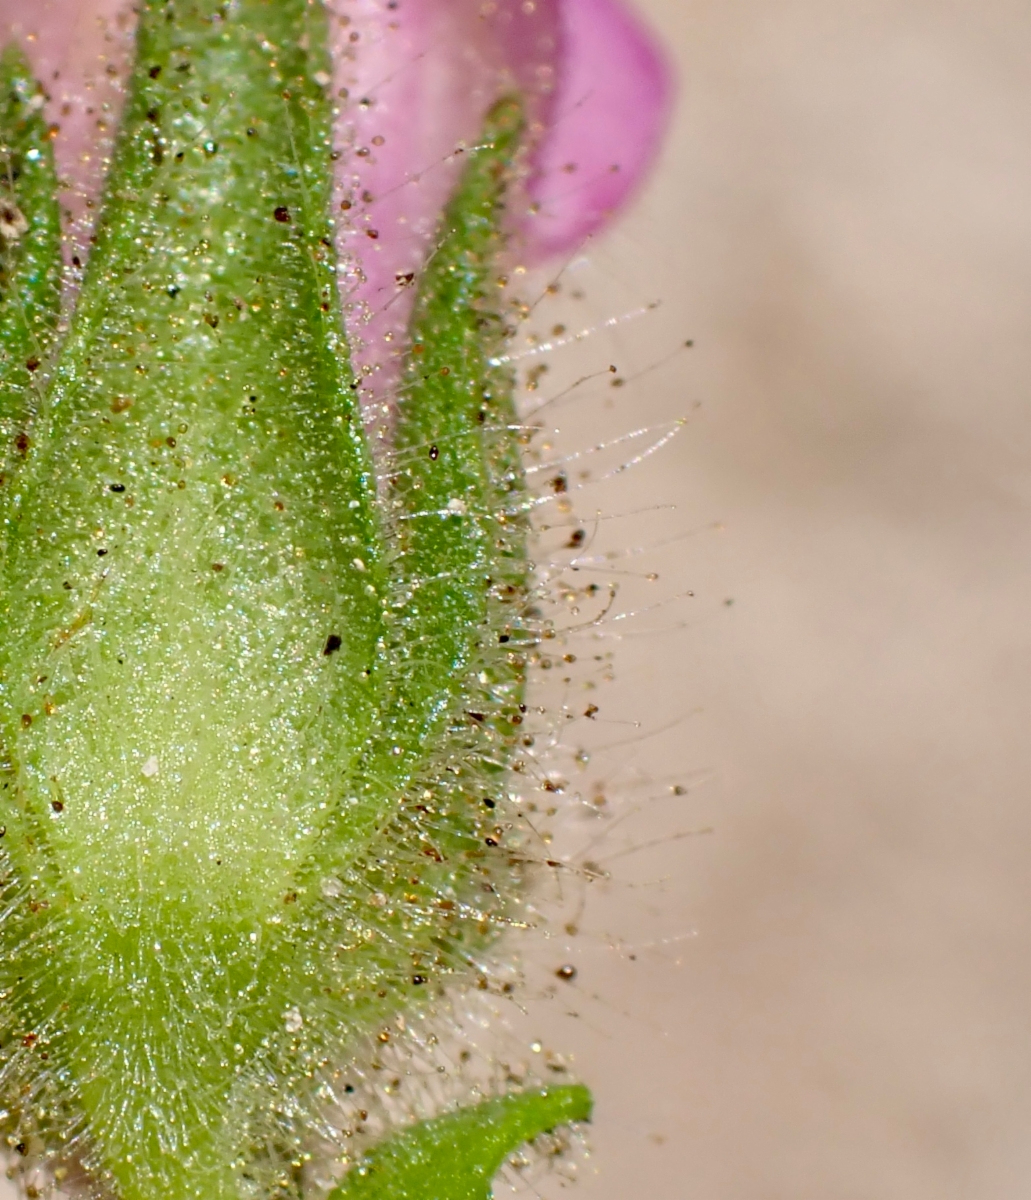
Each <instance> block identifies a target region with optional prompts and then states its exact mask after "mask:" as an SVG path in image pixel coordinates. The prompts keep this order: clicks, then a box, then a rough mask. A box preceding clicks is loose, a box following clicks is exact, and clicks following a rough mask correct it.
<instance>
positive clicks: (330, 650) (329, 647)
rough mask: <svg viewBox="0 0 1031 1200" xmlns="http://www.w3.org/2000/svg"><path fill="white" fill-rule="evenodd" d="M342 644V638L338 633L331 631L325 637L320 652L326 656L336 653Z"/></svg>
mask: <svg viewBox="0 0 1031 1200" xmlns="http://www.w3.org/2000/svg"><path fill="white" fill-rule="evenodd" d="M343 644H344V643H343V639H342V638H341V637H340V634H339V633H331V634H330V635H329V637H328V638H326V644H325V646H323V647H322V653H323V654H324V655H325V656H326V657H327V658H328V657H329V656H330V655H331V654H336V652H337V651H338V650H339V649H340V647H341V646H342V645H343Z"/></svg>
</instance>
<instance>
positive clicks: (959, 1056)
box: [551, 0, 1031, 1200]
mask: <svg viewBox="0 0 1031 1200" xmlns="http://www.w3.org/2000/svg"><path fill="white" fill-rule="evenodd" d="M643 7H644V8H645V9H646V10H647V11H648V12H649V13H650V14H651V16H652V17H653V19H654V21H655V23H656V24H657V26H658V27H659V28H660V29H661V30H662V31H663V32H664V34H665V36H666V38H667V40H668V43H669V45H670V46H671V47H672V49H673V52H674V54H675V55H676V57H677V59H678V62H679V64H680V68H681V71H682V75H683V80H684V84H683V95H682V102H681V108H680V113H679V117H678V121H677V125H676V129H675V133H674V137H673V141H672V144H671V146H670V148H669V151H668V153H667V155H666V158H665V162H664V165H663V170H662V172H661V174H660V176H659V178H657V179H656V181H655V183H654V185H653V187H652V188H651V190H650V191H649V193H648V194H647V195H646V196H645V198H644V199H643V200H642V202H641V204H640V205H639V207H638V208H637V210H636V213H635V216H634V218H633V219H632V220H631V221H630V222H629V223H628V224H626V225H625V226H624V227H623V228H622V229H621V230H620V231H618V232H617V233H616V234H614V235H612V236H611V237H610V239H609V241H608V242H607V243H606V244H605V245H604V246H602V247H599V248H598V250H597V251H596V252H595V253H594V254H593V259H594V268H593V269H594V270H595V271H596V273H597V275H598V277H599V278H601V279H602V280H603V281H606V282H603V283H602V284H598V285H597V286H596V290H595V293H594V295H593V299H594V300H595V301H597V302H598V308H599V310H604V309H606V308H607V309H608V310H609V311H610V312H619V311H622V310H623V309H624V308H626V307H628V303H627V299H626V297H628V296H630V297H632V299H631V300H630V304H629V306H630V307H632V305H633V303H634V302H635V299H633V298H634V297H636V299H648V298H653V297H658V298H661V299H662V301H663V302H664V306H663V308H662V309H661V310H660V311H659V312H658V313H657V314H655V315H654V316H653V317H651V318H649V319H648V320H647V321H646V322H644V324H643V326H640V327H639V326H634V328H633V330H631V328H630V326H627V329H626V331H625V332H624V331H621V332H620V334H619V336H618V337H617V338H615V339H613V343H612V344H613V346H614V347H615V349H613V350H612V351H611V352H612V353H616V352H617V351H618V352H619V353H622V354H624V355H625V356H626V358H627V359H628V361H632V364H633V366H634V367H635V368H640V367H643V366H647V365H648V364H649V362H656V361H657V360H658V359H659V358H661V356H662V355H663V354H665V352H666V351H667V350H668V349H669V348H670V347H671V346H673V345H675V344H676V340H677V339H678V338H679V337H681V336H689V337H692V338H694V339H695V342H696V346H695V348H694V349H693V350H692V351H691V352H690V354H689V356H685V357H682V358H681V359H679V360H678V361H677V362H676V363H674V364H672V365H669V366H666V367H664V368H662V369H659V370H656V371H654V372H653V373H652V374H651V375H650V376H648V377H647V379H645V380H642V381H640V382H638V383H637V384H634V385H633V387H632V388H631V389H627V391H626V393H623V394H622V395H621V398H620V400H619V405H620V406H621V417H620V418H618V419H615V424H616V425H618V426H621V427H623V428H629V427H632V426H633V425H636V424H639V423H647V422H654V423H658V422H661V421H662V420H664V419H666V418H667V417H669V416H670V415H674V414H679V413H684V412H692V421H691V424H690V425H689V427H688V429H687V430H686V431H685V434H684V436H682V437H681V438H680V439H679V441H678V442H677V444H676V445H674V446H673V447H672V448H670V449H668V450H666V451H665V452H664V453H663V454H662V455H660V456H658V457H657V458H655V459H653V460H651V461H650V462H649V463H648V464H647V466H645V467H643V468H642V469H641V471H640V472H638V473H637V476H636V480H635V482H634V483H633V484H632V485H625V486H627V487H628V489H629V490H627V491H625V492H616V493H611V492H610V493H609V494H608V496H607V497H606V499H607V503H606V504H605V505H603V507H605V508H607V509H608V511H610V512H612V511H616V510H618V509H619V508H620V506H621V505H624V504H625V505H626V506H628V507H629V506H631V503H632V502H633V503H639V502H642V501H643V499H644V498H650V502H652V503H656V504H657V503H660V502H662V501H669V500H673V501H675V502H676V504H677V506H678V510H677V512H676V514H672V515H671V514H669V513H668V512H666V511H656V512H655V513H654V514H653V515H652V516H651V517H649V518H646V519H645V520H644V522H643V524H640V523H639V525H638V527H636V532H635V533H634V535H633V536H634V537H637V538H640V539H641V540H642V542H643V541H647V540H649V539H650V538H656V539H657V538H659V537H662V536H667V535H670V534H673V533H676V532H677V531H678V530H679V531H686V530H689V529H697V530H698V531H699V532H698V533H697V534H696V535H695V536H694V537H692V538H690V539H688V540H686V541H684V542H683V543H681V544H679V545H678V546H674V547H670V548H668V549H666V550H664V551H661V552H660V553H658V554H657V555H653V560H657V561H659V562H660V563H661V568H662V571H663V572H664V576H663V582H661V583H660V584H659V585H658V586H659V587H660V588H661V589H662V590H663V592H664V593H666V594H669V595H672V594H674V593H676V592H677V590H678V589H680V588H685V587H687V588H692V589H694V590H695V593H696V595H695V598H694V599H693V600H691V601H690V602H687V601H685V602H684V604H683V605H682V606H681V607H680V608H677V607H676V606H674V609H675V611H674V612H673V613H664V614H663V613H659V614H655V619H653V620H649V621H646V622H644V624H645V625H646V626H648V627H649V628H651V629H653V630H655V629H656V628H657V627H658V626H661V625H662V623H663V622H665V624H666V629H667V632H666V633H665V634H663V633H662V632H661V630H659V631H658V632H657V633H655V634H653V635H651V636H642V637H640V638H637V639H636V640H631V641H628V642H627V644H626V646H625V647H623V648H622V649H621V650H620V663H621V666H620V682H619V684H618V685H617V687H616V688H615V689H614V695H613V697H612V699H611V702H610V706H609V708H607V709H604V710H603V715H606V716H608V715H611V716H613V718H615V717H617V716H619V717H627V718H629V717H640V718H643V719H644V720H645V721H646V722H648V723H649V724H650V725H651V727H653V728H657V727H659V726H661V725H662V724H663V723H664V722H665V721H666V719H667V718H672V719H679V720H678V724H677V725H676V727H675V728H674V729H673V730H671V731H668V732H667V733H666V734H663V735H659V736H657V737H655V738H654V739H653V740H651V741H648V742H647V743H646V744H645V745H644V746H643V748H642V747H641V746H638V747H636V748H634V747H630V748H628V749H627V750H624V751H621V752H619V753H617V754H615V755H614V756H613V758H612V759H611V760H610V762H611V766H612V769H613V773H614V774H616V775H622V777H624V778H631V777H632V778H635V779H636V778H638V776H640V775H642V773H643V774H644V775H647V776H649V777H650V778H651V779H652V780H653V781H654V786H653V787H650V788H649V787H648V786H643V787H640V788H638V792H637V793H636V794H637V795H638V797H639V798H640V797H643V796H644V795H645V794H646V793H647V795H648V796H650V797H652V800H651V801H649V803H648V804H647V805H645V806H644V808H643V809H642V811H641V813H640V814H639V816H637V817H636V818H635V819H634V821H633V822H632V834H627V835H626V837H625V843H620V844H621V845H623V844H625V845H628V846H629V845H631V844H633V843H634V842H636V843H638V844H640V845H644V844H645V843H646V842H647V841H648V840H649V839H650V838H651V837H653V836H654V837H658V838H660V839H664V841H663V842H662V844H660V845H659V846H658V847H657V848H652V849H645V850H642V851H641V852H640V853H639V854H637V855H631V856H627V857H626V858H624V859H622V860H621V861H620V863H619V865H618V872H617V873H618V874H619V876H620V878H621V882H620V883H618V884H616V883H614V884H612V885H608V886H607V887H606V886H601V885H595V886H594V895H595V898H594V901H593V903H592V906H591V907H590V908H589V909H588V914H587V916H586V918H585V920H584V925H585V929H587V930H588V932H587V933H585V935H584V936H583V937H581V938H580V939H578V940H577V943H576V945H575V946H573V947H572V948H571V949H570V951H569V952H570V953H571V954H576V955H577V956H578V957H577V959H576V961H577V962H578V963H579V964H580V966H581V971H580V975H579V977H578V979H577V981H576V983H575V985H574V990H573V991H566V992H562V993H561V995H560V996H559V997H558V999H557V1001H556V1003H553V1004H552V1006H551V1012H552V1016H553V1019H554V1029H555V1032H554V1038H555V1040H556V1041H557V1042H561V1041H562V1040H563V1039H565V1042H566V1044H568V1045H571V1046H573V1047H575V1048H576V1050H577V1059H576V1065H577V1069H578V1070H579V1071H580V1072H581V1073H582V1074H583V1075H584V1076H586V1077H587V1078H588V1079H589V1080H590V1081H591V1082H592V1083H593V1084H594V1085H595V1086H596V1087H597V1091H598V1098H599V1111H598V1119H597V1123H596V1127H595V1133H594V1141H595V1152H594V1159H593V1165H594V1166H597V1167H598V1168H600V1170H601V1174H600V1175H599V1176H598V1177H596V1178H589V1179H588V1180H587V1181H586V1182H585V1184H584V1186H583V1187H582V1189H581V1190H580V1191H579V1192H578V1195H580V1196H581V1197H582V1200H629V1198H631V1197H637V1196H648V1197H649V1198H654V1200H680V1198H685V1200H924V1198H927V1200H931V1198H932V1197H933V1198H934V1200H1009V1198H1012V1200H1017V1198H1018V1197H1024V1196H1026V1195H1027V1194H1028V1182H1027V1181H1028V1177H1029V1175H1031V1131H1029V1125H1031V1036H1029V1035H1031V1021H1029V1015H1028V1008H1029V1003H1031V1002H1029V992H1031V954H1029V935H1031V903H1029V902H1031V871H1029V867H1031V841H1029V833H1031V806H1029V804H1028V780H1029V778H1031V739H1029V737H1028V713H1029V707H1031V705H1029V701H1031V624H1029V610H1031V565H1029V562H1031V557H1029V553H1028V551H1029V548H1031V547H1029V511H1028V507H1029V500H1031V405H1029V403H1028V394H1027V379H1028V377H1029V373H1031V372H1029V368H1031V339H1029V337H1028V333H1029V330H1028V313H1029V301H1031V237H1029V233H1031V203H1029V200H1031V197H1029V195H1028V190H1029V189H1028V182H1029V171H1028V157H1027V147H1028V143H1029V135H1031V104H1029V98H1031V89H1029V86H1028V73H1027V70H1028V68H1027V64H1028V53H1029V50H1031V9H1029V8H1028V7H1027V5H1025V4H1018V3H1008V2H1006V0H980V2H979V3H972V2H970V0H957V2H947V0H941V2H939V3H930V2H926V0H910V2H906V3H900V2H899V0H895V2H894V3H892V2H878V0H869V2H863V3H859V2H853V3H829V4H828V3H826V2H820V0H797V2H790V0H774V2H772V3H771V2H769V0H719V2H718V3H712V2H708V0H647V2H645V3H644V4H643ZM606 287H607V288H608V291H607V292H606V290H605V289H606ZM642 328H645V332H641V329H642ZM600 353H601V354H602V355H604V354H605V353H609V351H602V352H600ZM595 361H597V359H596V360H595ZM621 366H622V363H621ZM697 402H701V407H700V408H699V409H698V410H697V411H694V410H693V406H694V405H695V404H696V403H697ZM580 415H581V417H582V418H583V422H584V426H585V428H591V429H593V426H594V420H595V417H594V415H593V414H592V415H589V414H588V410H587V408H586V407H584V408H583V409H581V412H580ZM607 419H608V418H606V420H607ZM620 486H621V487H622V486H624V485H623V484H620ZM614 495H615V496H616V499H613V496H614ZM713 522H722V523H723V525H724V528H723V530H722V532H715V531H712V530H711V529H708V528H706V527H707V526H709V525H711V523H713ZM612 544H613V545H618V538H616V540H615V541H614V542H613V543H612ZM727 598H733V600H734V604H733V606H732V607H729V608H728V607H726V606H725V605H724V604H723V601H724V600H725V599H727ZM688 605H693V606H695V607H691V608H688ZM685 614H688V615H689V616H690V618H691V620H690V624H689V627H688V628H686V629H683V630H682V631H679V632H678V631H677V630H676V629H675V625H676V624H677V623H678V622H679V621H680V619H681V618H683V617H684V616H685ZM660 617H661V618H662V619H661V620H660V619H659V618H660ZM620 754H622V755H623V756H624V757H623V758H620ZM631 760H632V761H631ZM678 773H680V774H679V775H678ZM681 775H682V776H683V777H684V780H685V782H686V783H690V784H691V787H690V788H689V794H688V796H687V797H685V798H682V799H680V800H677V801H673V800H670V799H669V798H668V795H667V793H668V788H667V786H666V785H667V783H668V782H669V779H670V778H672V777H673V776H677V777H680V776H681ZM688 777H689V778H688ZM628 794H630V795H633V794H634V793H633V792H632V791H631V792H630V793H628ZM664 795H667V798H666V799H662V798H661V797H662V796H664ZM624 803H626V801H625V800H624ZM677 806H679V807H677ZM696 826H712V827H713V829H714V832H713V833H712V834H711V835H708V836H706V837H702V838H699V839H697V840H682V841H677V842H674V841H672V840H671V837H670V835H671V834H672V833H674V832H676V831H686V830H689V829H691V828H694V827H696ZM614 869H616V868H615V865H614ZM591 939H593V941H592V940H591ZM620 939H623V940H622V941H620ZM670 939H680V940H670ZM656 940H658V943H659V944H656ZM635 949H636V950H637V951H638V952H637V953H636V961H634V960H633V959H632V958H631V954H632V953H633V952H634V951H635ZM556 952H557V951H556ZM593 995H596V996H598V997H600V999H597V1000H591V996H593ZM560 1007H562V1008H563V1009H564V1010H565V1011H571V1010H574V1009H577V1008H582V1009H583V1012H582V1013H581V1017H580V1018H570V1019H566V1020H565V1021H563V1020H560V1019H559V1018H558V1017H557V1015H555V1014H556V1013H557V1011H558V1009H559V1008H560ZM588 1173H589V1171H588Z"/></svg>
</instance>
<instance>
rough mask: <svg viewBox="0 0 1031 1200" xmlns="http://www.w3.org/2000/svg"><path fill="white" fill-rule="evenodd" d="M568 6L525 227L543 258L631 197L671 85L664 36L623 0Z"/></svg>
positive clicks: (563, 249) (655, 140) (650, 157)
mask: <svg viewBox="0 0 1031 1200" xmlns="http://www.w3.org/2000/svg"><path fill="white" fill-rule="evenodd" d="M561 11H562V21H563V52H562V56H561V60H560V63H559V95H558V99H557V102H556V105H555V111H554V115H553V128H552V130H551V133H550V135H549V136H548V138H547V139H546V141H545V142H544V144H543V146H542V147H541V150H540V152H539V156H538V169H539V174H538V176H537V178H536V179H535V180H534V181H533V182H532V184H531V194H532V196H533V199H534V201H535V202H536V205H537V206H538V214H537V216H536V219H535V220H534V221H533V222H532V223H531V224H529V225H528V227H527V231H526V236H527V254H528V255H529V256H530V257H531V258H537V259H540V258H545V257H547V256H549V255H552V254H563V253H568V252H569V251H570V250H572V249H573V248H575V247H576V246H577V245H579V244H580V243H582V242H583V241H584V240H585V239H586V238H587V237H589V236H590V235H591V234H592V233H594V232H596V231H597V230H598V229H599V228H601V226H602V225H603V224H605V223H606V221H608V220H609V219H610V218H611V217H612V215H613V213H615V212H616V211H617V210H618V209H620V208H621V207H623V205H625V204H626V203H627V201H628V200H629V199H630V198H631V196H632V195H633V193H634V190H635V189H636V187H637V186H638V184H639V183H640V182H641V180H642V178H643V177H644V175H645V174H646V173H647V171H648V169H649V167H650V166H651V165H652V163H653V161H654V159H655V157H656V154H657V152H658V149H659V145H660V143H661V141H662V136H663V133H664V132H665V129H666V126H667V123H668V118H669V112H670V104H671V100H672V94H673V84H672V71H671V69H670V66H669V64H668V63H667V61H666V58H665V56H664V54H663V53H662V51H661V49H660V47H659V45H658V43H657V41H656V40H655V38H654V37H653V36H652V35H651V34H650V33H649V32H648V31H647V30H646V29H645V27H644V26H643V25H642V24H641V22H640V20H639V19H638V18H636V17H635V16H634V15H633V14H632V13H631V11H630V10H629V9H628V8H627V7H626V6H625V5H623V4H622V3H620V2H619V0H562V3H561Z"/></svg>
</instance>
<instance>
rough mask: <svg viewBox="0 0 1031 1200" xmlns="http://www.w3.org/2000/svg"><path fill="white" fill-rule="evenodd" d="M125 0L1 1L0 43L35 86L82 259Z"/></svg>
mask: <svg viewBox="0 0 1031 1200" xmlns="http://www.w3.org/2000/svg"><path fill="white" fill-rule="evenodd" d="M134 27H135V17H134V14H133V11H132V2H131V0H89V2H88V3H84V2H83V0H32V2H31V3H29V2H27V0H0V44H3V45H6V44H7V42H8V41H15V42H17V43H18V44H19V45H20V46H21V48H22V50H23V51H24V52H25V54H26V55H27V56H28V59H29V62H30V63H31V64H32V68H33V70H34V72H35V73H36V77H37V78H38V79H39V81H40V82H41V83H42V85H43V87H44V89H45V91H46V95H47V105H46V114H47V118H48V119H49V121H50V122H51V124H52V125H53V127H54V129H55V131H56V132H55V136H54V155H55V158H56V160H57V169H58V174H59V177H60V179H61V180H62V182H63V183H64V184H66V185H67V186H66V190H65V191H64V192H63V193H62V195H61V203H62V205H63V206H64V207H65V208H66V209H68V210H69V211H70V212H71V214H72V217H73V222H72V225H71V227H70V230H69V232H70V233H71V241H72V246H71V250H72V251H73V252H78V253H80V254H83V255H84V254H85V250H84V247H85V245H86V242H87V238H88V233H89V226H90V224H91V223H92V222H91V217H92V206H93V203H94V200H95V198H96V196H97V194H98V192H99V190H100V186H101V182H102V180H103V176H104V170H105V169H106V167H107V156H108V153H109V152H110V148H111V145H112V143H113V140H114V134H115V130H116V129H117V127H118V119H119V115H120V113H121V107H122V95H123V81H124V79H125V76H126V74H127V73H128V69H129V60H130V57H131V55H132V32H133V29H134Z"/></svg>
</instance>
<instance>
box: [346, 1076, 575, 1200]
mask: <svg viewBox="0 0 1031 1200" xmlns="http://www.w3.org/2000/svg"><path fill="white" fill-rule="evenodd" d="M591 1108H592V1100H591V1094H590V1092H589V1091H588V1090H587V1089H586V1088H585V1087H582V1086H580V1085H571V1086H568V1087H556V1088H542V1089H541V1090H540V1091H536V1092H521V1093H516V1094H513V1095H509V1096H501V1097H499V1098H498V1099H496V1100H486V1101H484V1102H483V1103H482V1104H477V1105H475V1107H472V1108H461V1109H459V1110H458V1111H457V1112H453V1113H447V1114H446V1115H444V1116H442V1117H436V1118H434V1119H433V1120H430V1121H422V1122H420V1123H419V1124H418V1125H414V1126H412V1127H410V1128H408V1129H405V1130H402V1132H401V1133H399V1134H396V1135H395V1136H394V1137H392V1138H390V1139H389V1140H388V1141H386V1142H384V1143H383V1144H382V1145H380V1146H377V1147H376V1148H375V1149H374V1150H373V1151H371V1152H370V1153H369V1154H368V1155H366V1157H365V1158H363V1159H362V1160H361V1161H360V1162H358V1163H357V1164H356V1165H355V1166H354V1167H352V1169H351V1170H350V1171H349V1172H348V1174H347V1176H346V1177H345V1178H344V1181H343V1183H341V1184H340V1186H339V1187H337V1188H335V1189H334V1190H333V1191H332V1192H331V1193H330V1195H329V1197H328V1200H490V1198H491V1196H492V1195H493V1192H492V1189H491V1180H492V1179H493V1178H494V1176H495V1175H496V1174H497V1172H498V1170H499V1168H500V1167H501V1164H502V1163H503V1162H504V1161H505V1159H506V1158H507V1157H508V1156H509V1155H510V1154H512V1153H513V1152H514V1151H515V1150H517V1149H518V1148H519V1147H520V1146H521V1145H522V1144H523V1143H524V1142H528V1141H530V1140H531V1139H533V1138H535V1137H537V1136H538V1135H539V1134H542V1133H547V1132H548V1131H549V1130H552V1129H554V1128H556V1127H557V1126H559V1125H568V1124H570V1123H571V1122H573V1121H589V1120H590V1117H591Z"/></svg>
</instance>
